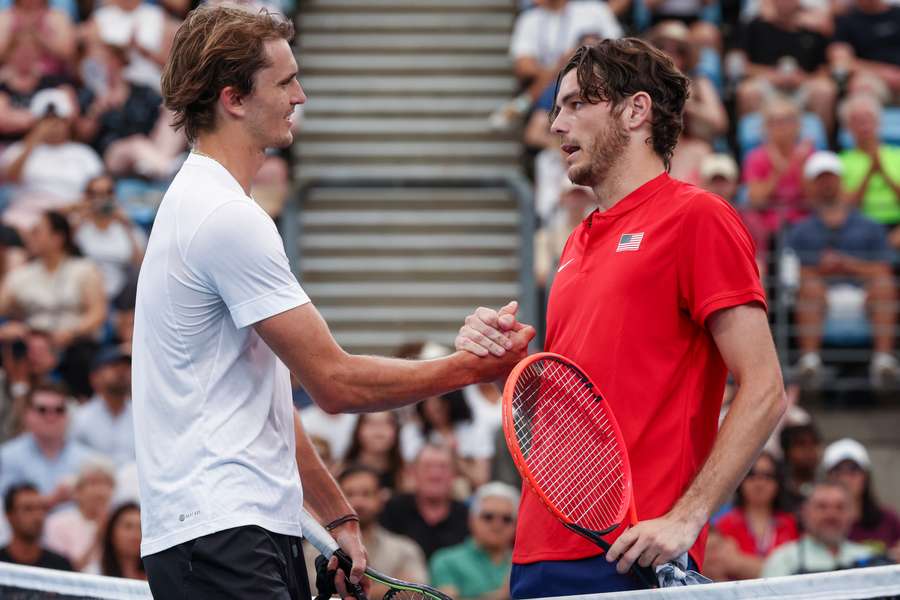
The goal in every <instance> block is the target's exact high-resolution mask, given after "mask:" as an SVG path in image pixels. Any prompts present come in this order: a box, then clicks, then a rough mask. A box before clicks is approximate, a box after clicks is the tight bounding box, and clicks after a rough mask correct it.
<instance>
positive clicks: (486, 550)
mask: <svg viewBox="0 0 900 600" xmlns="http://www.w3.org/2000/svg"><path fill="white" fill-rule="evenodd" d="M518 503H519V493H518V492H517V491H516V489H515V488H513V487H511V486H509V485H507V484H505V483H501V482H499V481H494V482H491V483H486V484H484V485H483V486H481V487H480V488H478V490H477V491H476V492H475V496H474V497H473V499H472V508H471V510H470V511H469V529H470V531H471V532H472V536H471V537H469V538H468V539H467V540H466V541H465V542H463V543H462V544H458V545H456V546H450V547H449V548H444V549H442V550H438V551H437V552H435V553H434V555H433V556H432V557H431V560H430V561H429V564H428V570H429V572H430V574H431V585H433V586H435V587H437V588H438V589H440V590H441V591H443V592H445V593H447V594H449V595H450V596H452V597H454V598H478V599H480V600H506V599H507V598H509V573H510V570H511V568H512V545H513V538H514V537H515V533H516V513H517V510H518V509H517V505H518Z"/></svg>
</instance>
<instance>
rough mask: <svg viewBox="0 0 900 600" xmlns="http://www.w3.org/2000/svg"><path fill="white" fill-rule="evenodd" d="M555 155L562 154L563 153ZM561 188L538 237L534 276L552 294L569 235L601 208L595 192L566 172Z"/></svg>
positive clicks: (563, 173) (535, 247)
mask: <svg viewBox="0 0 900 600" xmlns="http://www.w3.org/2000/svg"><path fill="white" fill-rule="evenodd" d="M555 151H556V152H557V153H559V149H556V150H555ZM557 185H558V189H559V199H558V200H557V202H556V206H555V208H554V209H553V210H552V212H550V213H549V214H548V215H547V218H546V220H545V221H544V223H543V225H542V227H540V228H539V229H538V230H537V231H536V232H535V235H534V273H535V279H536V283H537V284H538V287H539V288H540V289H541V290H542V291H544V290H548V289H549V286H550V284H551V283H552V281H553V275H555V274H556V269H557V268H558V267H559V257H560V255H561V254H562V251H563V248H564V247H565V245H566V240H568V239H569V235H571V233H572V231H573V230H574V229H575V228H576V227H577V226H578V225H579V224H581V222H582V221H583V220H584V218H585V217H586V216H587V215H588V214H589V213H590V212H591V211H592V210H594V209H595V208H596V207H597V195H596V194H595V193H594V190H592V189H591V188H589V187H585V186H582V185H575V184H574V183H572V181H571V180H570V179H569V176H568V175H566V173H565V171H564V170H563V171H562V174H561V175H560V176H559V183H558V184H557ZM544 293H546V292H544Z"/></svg>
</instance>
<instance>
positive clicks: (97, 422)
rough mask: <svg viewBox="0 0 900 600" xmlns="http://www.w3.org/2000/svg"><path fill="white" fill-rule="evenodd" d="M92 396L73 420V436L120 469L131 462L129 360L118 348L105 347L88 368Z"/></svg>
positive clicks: (132, 460)
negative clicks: (92, 391) (92, 389)
mask: <svg viewBox="0 0 900 600" xmlns="http://www.w3.org/2000/svg"><path fill="white" fill-rule="evenodd" d="M91 387H92V388H94V397H93V398H91V400H90V401H89V402H87V403H86V404H84V405H82V406H80V407H79V408H78V409H77V410H76V412H75V414H74V415H73V417H72V437H73V438H74V439H75V440H76V441H78V442H80V443H81V444H84V445H85V446H87V447H88V448H90V449H91V450H93V451H94V452H97V453H98V454H102V455H104V456H106V457H108V458H109V459H111V460H112V461H113V463H115V465H116V466H117V467H121V466H123V465H125V464H128V463H130V462H134V460H135V456H134V423H133V421H132V416H131V358H130V357H128V356H126V355H125V354H122V353H121V352H120V351H119V349H118V348H115V347H111V348H105V349H103V350H101V351H100V352H99V353H97V356H95V357H94V363H93V365H92V367H91Z"/></svg>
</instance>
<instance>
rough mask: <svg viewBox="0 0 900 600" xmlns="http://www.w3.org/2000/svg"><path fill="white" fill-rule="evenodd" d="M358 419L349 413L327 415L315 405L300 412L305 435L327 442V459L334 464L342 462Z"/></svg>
mask: <svg viewBox="0 0 900 600" xmlns="http://www.w3.org/2000/svg"><path fill="white" fill-rule="evenodd" d="M358 419H359V415H356V414H351V413H338V414H334V415H333V414H329V413H327V412H325V411H324V410H322V409H321V408H319V406H318V405H317V404H312V405H310V406H308V407H306V408H304V409H303V410H301V411H300V420H302V421H303V429H305V430H306V434H307V435H308V436H309V437H310V438H313V437H317V438H321V439H322V440H325V441H326V442H328V447H329V457H330V458H331V460H332V461H334V462H340V461H342V460H344V456H345V455H346V454H347V450H348V449H349V448H350V443H351V442H352V440H353V430H354V429H355V428H356V421H357V420H358Z"/></svg>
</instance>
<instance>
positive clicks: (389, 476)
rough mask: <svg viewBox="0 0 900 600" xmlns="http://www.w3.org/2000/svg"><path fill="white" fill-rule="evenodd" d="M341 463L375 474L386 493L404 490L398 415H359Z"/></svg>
mask: <svg viewBox="0 0 900 600" xmlns="http://www.w3.org/2000/svg"><path fill="white" fill-rule="evenodd" d="M344 464H345V465H350V466H352V465H362V466H365V467H366V468H368V469H371V470H372V471H374V472H375V473H378V483H379V485H380V486H381V487H382V488H385V489H387V490H389V493H390V491H393V490H399V489H403V485H402V483H403V457H402V456H401V455H400V416H399V415H398V413H396V412H391V411H385V412H377V413H362V414H360V415H359V418H358V419H357V421H356V427H355V428H354V429H353V438H352V441H351V442H350V448H349V450H347V455H346V456H345V457H344ZM338 483H340V481H338ZM351 504H352V502H351ZM379 512H380V511H379ZM367 547H368V546H367Z"/></svg>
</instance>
